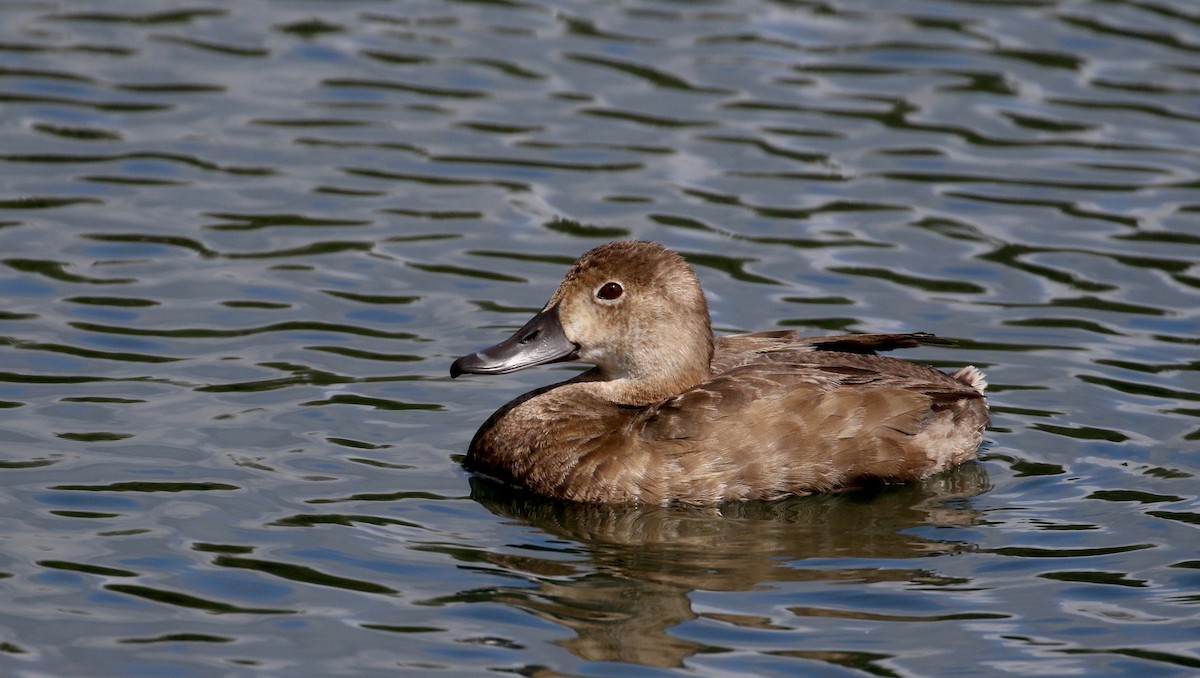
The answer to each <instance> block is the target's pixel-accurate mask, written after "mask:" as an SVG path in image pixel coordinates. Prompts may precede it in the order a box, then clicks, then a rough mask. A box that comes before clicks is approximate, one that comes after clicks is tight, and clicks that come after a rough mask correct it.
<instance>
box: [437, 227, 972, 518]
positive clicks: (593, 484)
mask: <svg viewBox="0 0 1200 678" xmlns="http://www.w3.org/2000/svg"><path fill="white" fill-rule="evenodd" d="M939 341H940V340H938V339H937V338H936V337H934V336H933V335H930V334H923V333H918V334H865V335H849V336H832V337H801V336H797V334H796V333H795V332H792V331H773V332H758V333H754V334H739V335H733V336H725V337H716V338H714V337H713V333H712V326H711V324H710V321H709V316H708V305H707V303H706V302H705V300H704V292H703V290H701V288H700V282H699V280H698V279H697V278H696V273H695V271H693V270H692V267H691V266H690V265H688V263H687V262H686V261H684V259H683V257H681V256H679V255H678V254H676V253H675V252H672V251H671V250H669V249H667V248H665V247H663V246H662V245H659V244H657V243H652V242H628V241H622V242H612V243H608V244H605V245H601V246H599V247H597V248H595V249H593V250H591V251H589V252H588V253H586V254H584V255H583V256H582V257H580V259H579V261H577V262H575V265H574V266H572V267H571V270H570V271H568V272H567V275H566V278H565V279H564V280H563V281H562V284H561V285H559V287H558V290H557V291H556V292H555V293H554V295H553V296H552V297H550V301H549V302H547V303H546V306H545V307H544V308H543V309H542V311H541V312H540V313H538V314H537V315H536V316H534V317H533V319H532V320H530V321H529V322H528V323H526V324H525V326H524V327H522V328H521V329H519V330H517V332H516V334H514V335H513V336H511V337H510V338H508V339H506V340H504V341H502V342H500V343H499V344H496V345H495V346H492V347H491V348H487V349H484V350H482V351H478V352H475V353H471V354H469V355H465V356H463V357H461V358H459V359H458V360H456V361H454V364H453V365H451V367H450V375H451V376H452V377H457V376H459V375H460V374H464V373H474V374H504V373H507V372H512V371H515V370H520V369H523V368H526V367H530V366H533V365H544V364H547V363H553V362H559V361H564V360H569V361H576V362H583V363H591V364H592V365H595V367H593V368H592V369H590V370H588V371H586V372H583V373H582V374H579V375H578V376H576V377H574V378H572V379H568V380H566V381H564V382H561V383H558V384H554V385H551V386H546V387H543V388H539V389H536V390H534V391H531V392H529V393H526V394H525V395H522V396H520V397H519V398H517V399H516V400H513V401H512V402H510V403H508V404H507V405H505V406H504V407H502V408H500V409H499V410H498V411H497V412H496V413H495V414H493V415H492V416H491V417H490V418H489V419H488V420H487V421H486V422H484V424H483V426H482V427H480V429H479V431H478V432H477V433H476V434H475V438H474V439H473V440H472V441H471V447H470V449H469V450H468V451H467V457H466V461H465V465H466V467H467V468H468V469H469V470H471V471H475V472H477V473H481V474H484V475H487V476H491V477H493V478H496V479H498V480H501V481H503V482H507V483H510V484H513V485H517V486H520V487H524V488H527V489H528V490H530V491H532V492H535V493H537V494H540V495H545V496H548V497H555V498H559V499H567V500H573V501H581V502H594V503H635V502H646V503H650V504H667V503H670V502H682V503H688V504H714V503H717V502H721V501H726V500H749V499H775V498H778V497H783V496H786V495H789V494H809V493H813V492H828V491H835V490H842V489H848V488H854V487H861V486H863V485H871V484H877V483H898V482H906V481H912V480H918V479H920V478H924V477H926V476H929V475H931V474H934V473H937V472H939V471H943V470H945V469H948V468H950V467H952V466H954V465H956V464H959V463H962V462H964V461H967V460H970V459H973V458H974V457H975V450H976V449H977V448H978V447H979V444H980V442H981V441H982V439H983V429H984V427H985V426H986V425H987V423H988V412H987V401H986V399H985V398H984V395H983V391H984V389H985V388H986V386H987V382H986V381H985V380H984V377H983V374H982V373H981V372H980V371H979V370H977V369H975V368H974V367H964V368H962V369H959V370H958V371H957V372H955V373H953V374H946V373H944V372H941V371H938V370H935V369H933V368H931V367H926V366H924V365H918V364H915V363H911V362H907V361H903V360H897V359H895V358H889V357H885V356H880V355H877V354H876V352H877V351H887V350H891V349H895V348H906V347H912V346H917V345H919V344H922V343H938V342H939ZM943 343H944V342H943Z"/></svg>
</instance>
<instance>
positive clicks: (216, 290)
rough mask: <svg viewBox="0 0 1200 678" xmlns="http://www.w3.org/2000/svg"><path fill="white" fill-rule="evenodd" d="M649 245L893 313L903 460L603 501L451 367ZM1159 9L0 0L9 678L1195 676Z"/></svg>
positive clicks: (1177, 262)
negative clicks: (771, 486) (949, 444)
mask: <svg viewBox="0 0 1200 678" xmlns="http://www.w3.org/2000/svg"><path fill="white" fill-rule="evenodd" d="M628 237H635V238H648V239H655V240H658V241H661V242H663V243H665V244H667V245H669V246H671V247H673V248H675V249H677V250H678V251H680V252H682V253H683V254H684V255H685V256H686V257H687V258H688V259H689V260H690V261H691V262H692V263H693V264H694V265H695V266H696V267H697V269H698V271H699V273H700V276H701V278H702V280H703V283H704V285H705V287H706V290H707V292H708V296H709V301H710V306H711V308H712V311H713V317H714V322H715V324H716V325H717V328H718V330H719V331H722V332H729V331H742V330H753V329H770V328H781V327H786V328H797V329H802V330H805V331H809V332H812V333H814V334H815V333H825V332H890V331H917V330H922V331H930V332H935V333H937V334H939V335H942V336H945V337H949V338H953V339H955V340H957V342H958V343H957V346H956V347H954V348H945V347H938V348H923V349H919V350H915V351H911V352H909V353H910V355H911V357H913V358H915V359H918V360H924V361H927V362H930V363H932V364H934V365H937V366H939V367H945V368H951V367H955V366H959V365H962V364H966V363H973V364H976V365H979V366H980V367H982V368H983V369H985V370H986V371H987V373H988V376H989V380H990V381H991V383H992V385H993V386H992V389H991V393H992V403H993V415H994V417H993V419H994V421H993V427H992V429H991V430H989V432H988V436H987V443H986V446H985V448H984V450H983V453H982V456H981V461H980V462H978V463H973V464H969V465H966V466H964V467H962V468H960V469H958V470H956V471H954V472H951V473H948V474H945V475H943V476H940V477H937V478H933V479H930V480H929V481H928V482H926V483H923V484H921V485H918V486H910V487H900V488H891V489H887V490H885V491H882V492H877V493H872V494H847V495H841V496H830V497H827V496H822V497H808V498H797V499H790V500H785V501H781V502H775V503H770V504H746V505H732V506H724V507H721V508H720V509H719V510H700V509H685V508H620V509H615V508H614V509H596V508H582V507H574V506H564V505H559V504H553V503H548V502H544V501H539V500H536V499H532V498H529V497H525V496H521V495H520V494H516V493H512V492H509V491H506V490H505V489H503V488H498V487H494V486H491V485H489V484H487V483H484V482H481V481H479V480H477V479H472V478H470V477H469V476H468V475H467V474H465V473H464V472H463V471H462V470H461V469H460V467H459V461H460V458H461V454H462V453H463V452H464V450H465V448H466V445H467V443H468V441H469V440H470V437H471V435H472V433H473V431H474V430H475V428H476V427H477V426H478V425H479V423H481V422H482V421H483V419H484V418H486V416H487V415H488V414H489V413H491V412H492V411H493V410H494V409H495V408H496V407H498V406H499V405H500V404H501V403H503V402H504V401H506V400H507V399H509V398H511V397H512V396H514V395H515V394H517V393H520V392H522V391H524V390H528V389H530V388H533V387H535V386H538V385H541V384H545V383H548V382H550V381H552V380H555V379H559V378H563V377H564V376H567V375H569V374H570V372H569V371H567V370H569V368H561V367H560V368H541V369H537V370H530V371H527V372H522V373H519V374H514V375H508V376H504V377H495V378H470V379H465V380H456V381H451V380H450V379H449V377H448V374H447V369H448V366H449V363H450V361H451V360H452V359H453V358H454V357H457V356H458V355H461V354H463V353H466V352H468V351H470V350H474V349H476V348H479V347H481V346H483V345H486V344H490V343H492V342H494V341H496V340H497V339H499V338H501V337H503V336H504V335H505V332H507V331H511V330H512V329H514V328H516V327H518V326H519V325H520V324H522V323H523V322H524V321H525V319H526V318H527V317H528V315H529V314H530V313H531V312H533V311H534V310H536V309H537V308H538V307H540V306H541V304H542V303H543V302H544V301H545V299H546V298H547V297H548V296H549V294H550V293H551V291H552V290H553V288H554V286H555V285H556V284H557V282H558V279H559V278H560V276H561V275H562V273H563V271H564V270H565V268H566V266H567V265H569V264H570V262H571V261H572V260H573V259H574V258H575V257H576V256H578V255H579V254H580V253H582V252H583V251H585V250H587V249H588V248H590V247H592V246H594V245H595V244H598V243H600V242H604V241H606V240H610V239H615V238H628ZM1197 262H1200V13H1198V12H1197V10H1196V8H1194V7H1193V6H1192V4H1191V3H1188V2H1185V1H1184V0H1175V1H1174V2H1171V1H1169V0H1147V1H1141V0H1138V1H1129V2H1120V1H1104V2H1100V1H1094V2H1088V1H1069V0H1062V1H1055V0H1031V1H1029V2H1016V3H1014V2H973V3H963V2H953V1H932V0H931V1H928V2H917V1H905V2H892V3H887V4H886V5H881V4H879V3H872V2H853V1H849V0H834V1H832V2H759V1H754V0H713V1H711V2H703V3H683V2H666V1H653V0H640V1H634V2H604V3H595V2H557V3H556V2H541V1H531V2H526V1H524V0H522V1H513V2H509V1H493V2H466V1H464V2H433V1H432V0H430V1H428V2H421V1H413V2H403V3H400V2H367V1H365V0H364V1H362V2H353V1H352V2H332V1H329V0H317V1H313V2H285V1H280V2H263V1H256V2H220V1H218V0H198V1H197V2H193V3H190V4H186V5H170V6H164V5H163V3H154V2H137V1H135V0H117V1H114V2H105V3H99V4H97V3H88V2H71V1H68V0H64V1H62V2H37V1H32V2H6V3H3V4H0V301H2V305H0V407H2V408H3V417H2V418H0V483H2V487H3V492H2V493H0V502H2V507H0V515H3V516H4V523H3V524H4V528H5V529H4V530H3V531H0V665H2V666H3V671H4V672H5V673H6V674H7V675H15V676H43V675H72V676H91V675H95V676H101V675H171V676H210V675H211V676H217V675H335V674H336V675H347V676H349V675H390V674H393V673H404V674H405V675H408V674H413V675H418V674H430V675H433V674H442V675H456V676H457V675H472V674H473V675H479V674H487V673H493V674H496V673H499V674H512V673H519V674H522V675H578V676H607V675H616V674H620V675H639V676H658V675H673V676H687V675H732V674H759V675H781V676H782V675H789V676H790V675H828V676H863V675H867V676H916V675H922V676H934V675H964V674H965V675H1009V674H1013V675H1054V676H1061V675H1086V676H1101V675H1129V676H1172V675H1190V674H1192V673H1194V672H1195V671H1197V669H1200V622H1198V618H1197V610H1198V609H1200V608H1198V607H1197V605H1200V575H1198V574H1197V570H1198V569H1200V546H1198V544H1200V540H1198V539H1197V537H1198V535H1197V532H1196V530H1197V527H1198V525H1200V504H1198V501H1197V494H1198V493H1197V491H1196V487H1197V485H1196V474H1197V473H1200V460H1198V458H1197V456H1196V454H1197V444H1198V442H1197V441H1200V404H1198V401H1200V382H1198V381H1197V379H1196V371H1197V366H1198V362H1197V358H1196V355H1197V344H1200V266H1198V264H1197Z"/></svg>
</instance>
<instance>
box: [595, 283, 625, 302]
mask: <svg viewBox="0 0 1200 678" xmlns="http://www.w3.org/2000/svg"><path fill="white" fill-rule="evenodd" d="M624 293H625V288H624V287H621V283H615V282H606V283H604V284H603V285H602V286H601V287H600V289H599V290H596V297H597V298H598V299H604V300H605V301H612V300H613V299H617V298H618V297H620V296H621V295H622V294H624Z"/></svg>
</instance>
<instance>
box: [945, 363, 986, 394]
mask: <svg viewBox="0 0 1200 678" xmlns="http://www.w3.org/2000/svg"><path fill="white" fill-rule="evenodd" d="M950 376H951V377H953V378H954V379H955V381H959V382H962V383H963V384H966V385H967V386H970V387H971V388H973V389H975V390H976V391H979V392H980V393H983V392H984V391H985V390H986V389H987V387H988V383H987V377H986V376H985V375H984V374H983V372H981V371H980V370H979V368H977V367H975V366H974V365H967V366H966V367H962V368H959V370H958V371H957V372H955V373H954V374H952V375H950Z"/></svg>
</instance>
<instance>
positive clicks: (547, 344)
mask: <svg viewBox="0 0 1200 678" xmlns="http://www.w3.org/2000/svg"><path fill="white" fill-rule="evenodd" d="M578 352H579V346H578V345H577V344H575V342H573V341H571V340H570V339H568V338H567V335H566V334H565V333H564V332H563V326H562V321H561V320H560V319H559V316H558V304H555V305H553V306H551V307H550V308H548V309H546V310H544V311H542V312H541V313H538V314H537V315H535V316H533V318H532V319H531V320H530V321H529V322H527V323H525V326H524V327H522V328H521V329H519V330H517V331H516V333H515V334H513V335H512V336H511V337H509V338H508V339H505V340H504V341H502V342H500V343H499V344H496V345H495V346H492V347H490V348H485V349H483V350H482V351H476V352H474V353H470V354H468V355H465V356H463V357H461V358H459V359H458V360H455V361H454V364H453V365H451V366H450V377H451V378H454V377H457V376H458V375H460V374H507V373H509V372H516V371H517V370H522V369H525V368H526V367H533V366H534V365H545V364H547V363H556V362H560V361H563V360H574V359H575V357H576V355H577V354H578Z"/></svg>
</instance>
